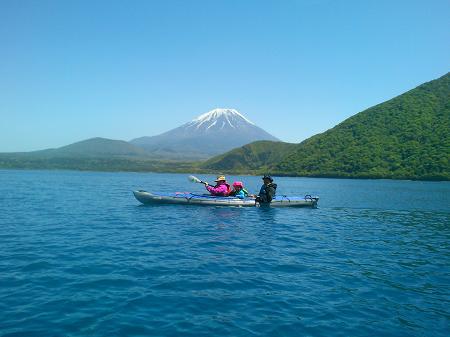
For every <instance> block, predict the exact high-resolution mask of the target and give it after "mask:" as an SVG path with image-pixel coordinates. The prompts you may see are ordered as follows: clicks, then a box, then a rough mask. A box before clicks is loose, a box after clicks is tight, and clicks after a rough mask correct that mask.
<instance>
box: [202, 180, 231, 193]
mask: <svg viewBox="0 0 450 337" xmlns="http://www.w3.org/2000/svg"><path fill="white" fill-rule="evenodd" d="M214 182H215V183H216V185H215V186H214V187H212V186H209V184H208V183H207V182H202V183H203V184H205V187H206V189H207V190H208V192H209V193H211V195H215V196H221V197H227V196H228V195H229V194H230V192H231V187H230V185H229V184H228V183H227V180H226V178H225V176H218V177H217V179H216V180H214Z"/></svg>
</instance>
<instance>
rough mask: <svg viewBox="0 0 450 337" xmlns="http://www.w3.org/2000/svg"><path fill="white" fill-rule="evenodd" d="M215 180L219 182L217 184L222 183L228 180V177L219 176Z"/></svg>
mask: <svg viewBox="0 0 450 337" xmlns="http://www.w3.org/2000/svg"><path fill="white" fill-rule="evenodd" d="M214 181H215V182H216V183H217V185H222V184H225V183H226V182H227V179H226V178H225V176H217V179H216V180H214Z"/></svg>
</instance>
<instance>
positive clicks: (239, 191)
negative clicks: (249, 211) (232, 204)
mask: <svg viewBox="0 0 450 337" xmlns="http://www.w3.org/2000/svg"><path fill="white" fill-rule="evenodd" d="M228 196H230V197H235V198H239V199H244V198H245V197H246V196H248V192H247V190H246V189H245V188H244V184H243V183H242V182H241V181H235V182H234V183H233V190H232V191H231V192H230V194H229V195H228Z"/></svg>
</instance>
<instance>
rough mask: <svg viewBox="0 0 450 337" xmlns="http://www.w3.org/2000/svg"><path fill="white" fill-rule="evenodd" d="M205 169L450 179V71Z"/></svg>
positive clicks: (253, 146) (222, 157)
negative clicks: (295, 139) (320, 127)
mask: <svg viewBox="0 0 450 337" xmlns="http://www.w3.org/2000/svg"><path fill="white" fill-rule="evenodd" d="M274 153H279V154H282V155H281V156H280V155H277V156H273V154H274ZM259 158H265V159H266V160H265V161H261V160H260V159H259ZM255 163H257V164H256V165H255ZM201 167H202V168H203V169H209V170H221V169H222V170H227V171H231V172H241V173H253V174H254V173H256V172H261V173H263V172H268V171H270V172H272V173H274V174H280V175H294V176H316V177H354V178H357V177H360V178H364V177H368V178H397V179H426V180H429V179H431V180H449V179H450V73H447V74H446V75H444V76H442V77H440V78H438V79H436V80H433V81H431V82H427V83H424V84H422V85H420V86H418V87H417V88H415V89H412V90H410V91H408V92H406V93H404V94H402V95H400V96H397V97H395V98H393V99H391V100H388V101H386V102H384V103H381V104H378V105H376V106H374V107H372V108H369V109H367V110H365V111H362V112H360V113H358V114H356V115H354V116H352V117H350V118H348V119H347V120H345V121H343V122H342V123H340V124H339V125H337V126H335V127H334V128H332V129H330V130H328V131H326V132H324V133H321V134H318V135H315V136H313V137H311V138H309V139H307V140H305V141H303V142H302V143H300V144H298V145H295V146H294V147H293V146H292V145H291V144H286V143H272V142H267V143H260V142H257V143H254V144H249V145H246V146H244V147H242V148H238V149H234V150H233V151H230V152H228V153H226V154H223V155H220V156H218V157H215V158H211V159H210V160H208V161H206V162H205V163H204V164H202V165H201Z"/></svg>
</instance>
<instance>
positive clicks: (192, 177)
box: [188, 176, 208, 185]
mask: <svg viewBox="0 0 450 337" xmlns="http://www.w3.org/2000/svg"><path fill="white" fill-rule="evenodd" d="M188 179H189V181H190V182H192V183H200V184H203V185H207V184H208V183H207V182H206V181H202V180H200V179H198V178H197V177H194V176H189V177H188Z"/></svg>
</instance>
